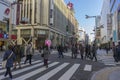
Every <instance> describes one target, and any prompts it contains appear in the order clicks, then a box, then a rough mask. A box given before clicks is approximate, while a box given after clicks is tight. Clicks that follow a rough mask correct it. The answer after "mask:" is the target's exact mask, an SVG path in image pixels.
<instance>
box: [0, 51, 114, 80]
mask: <svg viewBox="0 0 120 80" xmlns="http://www.w3.org/2000/svg"><path fill="white" fill-rule="evenodd" d="M70 55H71V52H67V53H64V58H58V54H57V52H56V51H54V52H52V53H51V54H50V57H49V65H48V66H49V67H48V68H46V67H44V66H43V59H42V58H41V56H40V54H39V53H35V55H34V56H33V59H32V65H29V64H22V68H21V69H16V70H13V71H12V74H13V80H90V79H91V77H92V75H93V74H94V73H95V72H97V71H99V70H101V69H103V68H105V67H110V66H113V65H105V64H104V62H103V61H102V60H98V61H97V62H95V61H91V60H90V59H84V60H81V59H80V57H79V55H78V58H77V59H72V58H71V56H70ZM102 56H103V55H102ZM99 57H100V56H99ZM23 61H24V59H23V60H22V62H23ZM0 66H1V64H0ZM4 73H5V69H0V80H8V77H7V78H5V77H4V76H3V75H4Z"/></svg>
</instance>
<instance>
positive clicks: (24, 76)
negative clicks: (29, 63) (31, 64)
mask: <svg viewBox="0 0 120 80" xmlns="http://www.w3.org/2000/svg"><path fill="white" fill-rule="evenodd" d="M56 64H58V62H54V63H52V64H50V65H49V67H52V66H54V65H56ZM44 70H46V68H45V67H42V68H40V69H37V70H34V71H32V72H30V73H28V74H25V75H23V76H20V77H18V78H15V80H25V79H27V78H29V76H30V75H31V74H32V75H35V74H37V73H40V72H42V71H44Z"/></svg>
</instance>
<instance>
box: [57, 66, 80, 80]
mask: <svg viewBox="0 0 120 80" xmlns="http://www.w3.org/2000/svg"><path fill="white" fill-rule="evenodd" d="M79 66H80V64H74V65H73V66H72V67H71V68H70V69H69V70H68V71H67V72H66V73H65V74H64V75H62V77H60V78H59V79H58V80H70V78H71V77H72V75H73V74H74V73H75V71H76V70H77V69H78V67H79Z"/></svg>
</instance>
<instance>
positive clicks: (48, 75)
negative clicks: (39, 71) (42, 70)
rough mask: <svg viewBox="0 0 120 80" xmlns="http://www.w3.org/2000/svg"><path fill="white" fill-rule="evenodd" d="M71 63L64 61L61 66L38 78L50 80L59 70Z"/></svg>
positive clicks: (39, 79)
mask: <svg viewBox="0 0 120 80" xmlns="http://www.w3.org/2000/svg"><path fill="white" fill-rule="evenodd" d="M68 64H69V63H64V64H62V65H61V66H59V67H57V68H55V69H54V70H52V71H50V72H48V73H46V74H45V75H43V76H41V77H40V78H38V79H36V80H48V79H49V78H50V77H52V76H53V75H55V74H56V73H57V72H58V71H60V70H61V69H63V68H64V67H66V66H67V65H68Z"/></svg>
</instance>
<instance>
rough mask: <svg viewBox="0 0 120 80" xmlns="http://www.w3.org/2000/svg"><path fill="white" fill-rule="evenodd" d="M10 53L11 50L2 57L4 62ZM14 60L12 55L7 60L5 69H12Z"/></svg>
mask: <svg viewBox="0 0 120 80" xmlns="http://www.w3.org/2000/svg"><path fill="white" fill-rule="evenodd" d="M11 53H12V50H7V51H6V52H5V54H4V56H3V60H6V59H7V58H8V57H9V56H10V54H11ZM14 60H15V54H14V53H13V54H12V56H11V57H10V58H9V59H8V60H7V63H6V67H13V62H14Z"/></svg>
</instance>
